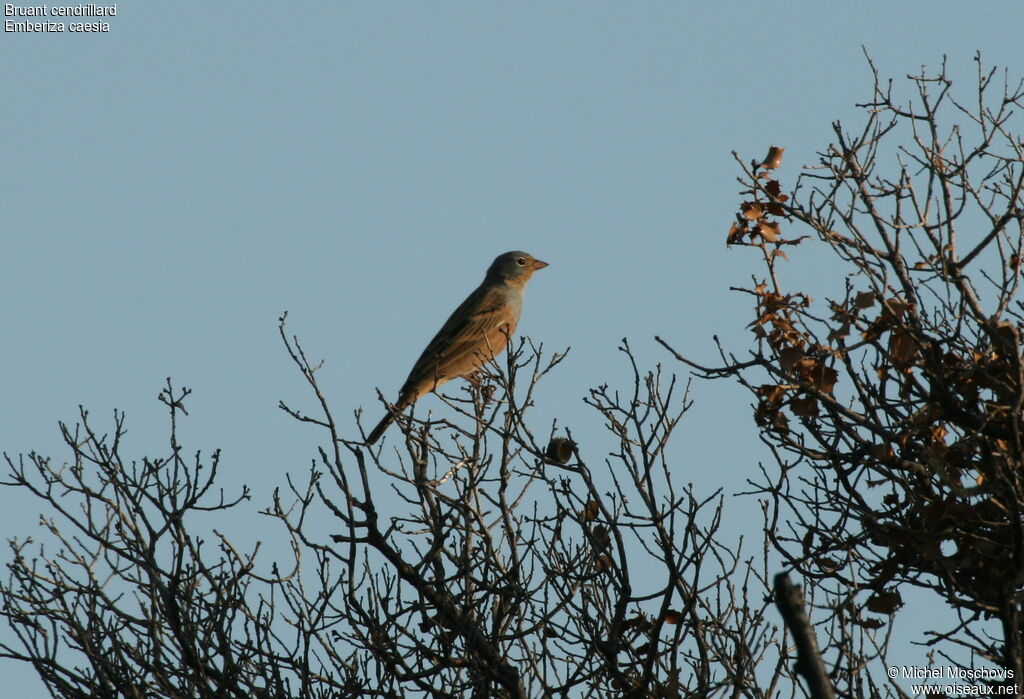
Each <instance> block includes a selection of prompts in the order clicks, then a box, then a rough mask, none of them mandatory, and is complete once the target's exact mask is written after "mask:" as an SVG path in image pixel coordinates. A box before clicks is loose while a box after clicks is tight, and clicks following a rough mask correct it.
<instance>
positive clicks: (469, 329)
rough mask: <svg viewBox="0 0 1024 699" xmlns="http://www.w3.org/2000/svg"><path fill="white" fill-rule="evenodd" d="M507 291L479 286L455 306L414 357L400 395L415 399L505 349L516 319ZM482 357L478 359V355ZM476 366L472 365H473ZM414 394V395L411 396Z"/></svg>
mask: <svg viewBox="0 0 1024 699" xmlns="http://www.w3.org/2000/svg"><path fill="white" fill-rule="evenodd" d="M507 293H508V292H507V290H506V289H503V288H501V287H495V286H487V287H485V286H483V285H481V286H480V287H478V288H477V289H476V290H474V291H473V293H471V294H470V295H469V296H468V297H467V298H466V300H465V301H463V302H462V304H461V305H460V306H459V307H458V308H456V309H455V311H454V312H453V313H452V314H451V316H450V317H449V318H448V320H447V321H445V324H444V325H443V326H441V329H440V330H439V331H438V333H437V334H436V335H434V338H433V339H432V340H431V341H430V342H429V343H428V344H427V347H426V349H424V350H423V353H422V354H421V355H420V358H419V359H417V360H416V364H414V365H413V368H412V371H411V372H409V378H408V379H406V381H405V385H404V386H402V396H403V397H405V396H406V395H407V394H410V395H409V397H410V398H411V399H412V400H415V399H416V398H417V397H419V396H420V395H422V394H423V393H426V392H427V391H430V390H432V389H433V388H434V387H435V386H439V385H440V384H442V383H444V382H445V381H448V380H449V379H453V378H456V377H457V376H460V375H462V374H463V373H464V372H465V371H466V370H467V368H475V366H479V365H480V364H483V362H484V361H486V360H488V359H490V357H491V356H493V355H495V354H497V353H498V352H499V351H501V350H502V349H504V348H505V344H506V342H507V338H506V337H505V334H504V333H503V332H502V331H501V326H502V324H505V325H506V326H507V327H508V332H509V333H512V332H514V331H515V325H516V320H518V318H517V317H516V316H518V314H517V313H515V309H513V308H511V307H510V304H509V302H508V298H507ZM481 355H482V356H483V359H480V358H479V357H480V356H481ZM474 365H475V366H474ZM411 394H415V396H413V395H411Z"/></svg>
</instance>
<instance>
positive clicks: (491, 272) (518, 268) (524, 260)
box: [487, 250, 548, 284]
mask: <svg viewBox="0 0 1024 699" xmlns="http://www.w3.org/2000/svg"><path fill="white" fill-rule="evenodd" d="M547 266H548V263H547V262H543V261H542V260H538V259H537V258H536V257H534V256H533V255H531V254H529V253H526V252H522V251H520V250H513V251H511V252H506V253H504V254H502V255H498V256H497V257H496V258H494V262H492V263H491V266H490V267H489V268H488V269H487V278H488V279H501V280H503V281H505V282H508V283H512V284H525V283H526V282H527V281H528V280H529V279H530V277H532V276H533V273H534V272H536V271H537V270H538V269H544V268H545V267H547Z"/></svg>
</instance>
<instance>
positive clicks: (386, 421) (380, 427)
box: [366, 410, 395, 444]
mask: <svg viewBox="0 0 1024 699" xmlns="http://www.w3.org/2000/svg"><path fill="white" fill-rule="evenodd" d="M394 421H395V416H394V415H392V414H391V411H390V410H389V411H388V412H386V413H385V414H384V417H383V418H381V421H380V422H378V423H377V426H376V427H374V428H373V432H371V433H370V436H369V437H367V438H366V443H367V444H373V443H374V442H376V441H377V440H378V439H380V436H381V435H382V434H384V430H386V429H387V428H388V425H390V424H391V423H392V422H394Z"/></svg>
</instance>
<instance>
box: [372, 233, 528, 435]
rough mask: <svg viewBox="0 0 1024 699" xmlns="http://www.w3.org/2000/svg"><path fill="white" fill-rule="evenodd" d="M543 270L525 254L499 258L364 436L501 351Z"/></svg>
mask: <svg viewBox="0 0 1024 699" xmlns="http://www.w3.org/2000/svg"><path fill="white" fill-rule="evenodd" d="M547 266H548V263H547V262H542V261H540V260H538V259H536V258H535V257H533V256H532V255H529V254H527V253H525V252H519V251H518V250H513V251H512V252H506V253H505V254H503V255H498V257H497V258H495V260H494V262H492V263H491V266H490V267H488V268H487V276H485V277H484V280H483V282H482V283H481V284H480V286H478V287H477V288H476V289H474V290H473V293H471V294H470V295H469V296H468V297H466V300H465V301H463V302H462V304H461V305H460V306H459V307H458V308H456V309H455V312H454V313H452V315H451V317H449V318H448V320H447V321H445V324H444V325H443V326H441V329H440V330H439V331H438V333H437V335H434V339H433V340H431V341H430V343H429V344H428V345H427V348H426V349H425V350H423V354H421V355H420V358H419V359H417V360H416V363H415V364H414V365H413V367H412V371H410V372H409V378H407V379H406V380H405V384H403V385H402V390H401V391H399V394H398V400H397V401H396V402H395V404H394V406H391V407H390V408H389V410H388V413H387V414H386V415H385V416H384V418H383V419H382V420H381V421H380V422H379V423H378V424H377V426H376V427H374V428H373V431H372V432H370V436H369V437H367V438H366V443H367V444H373V443H374V442H376V441H377V440H378V439H379V438H380V436H381V435H382V434H384V430H386V429H387V428H388V425H390V424H391V422H392V421H393V420H394V419H395V415H397V414H398V413H400V412H402V411H403V410H405V409H406V408H407V407H409V406H410V405H412V404H413V403H415V402H416V399H417V398H419V397H420V396H422V395H423V394H424V393H428V392H430V391H433V390H435V389H437V388H438V387H439V386H441V384H443V383H445V382H446V381H450V380H451V379H454V378H458V377H460V376H462V377H466V378H469V377H470V376H472V375H473V374H474V373H475V372H476V371H477V370H478V369H479V368H480V367H482V366H483V365H485V364H486V363H487V362H489V361H491V360H492V359H493V358H494V357H495V356H496V355H498V354H499V353H501V351H502V350H504V349H505V346H506V345H507V344H508V342H509V339H510V338H511V337H512V333H514V332H515V331H516V325H517V324H518V323H519V313H520V312H521V311H522V309H523V290H524V289H525V288H526V282H528V281H529V280H530V277H532V276H533V273H534V272H536V271H537V270H539V269H544V268H545V267H547Z"/></svg>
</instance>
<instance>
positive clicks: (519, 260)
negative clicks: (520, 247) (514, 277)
mask: <svg viewBox="0 0 1024 699" xmlns="http://www.w3.org/2000/svg"><path fill="white" fill-rule="evenodd" d="M516 264H517V265H519V266H520V267H525V266H526V258H525V257H517V258H516Z"/></svg>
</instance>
